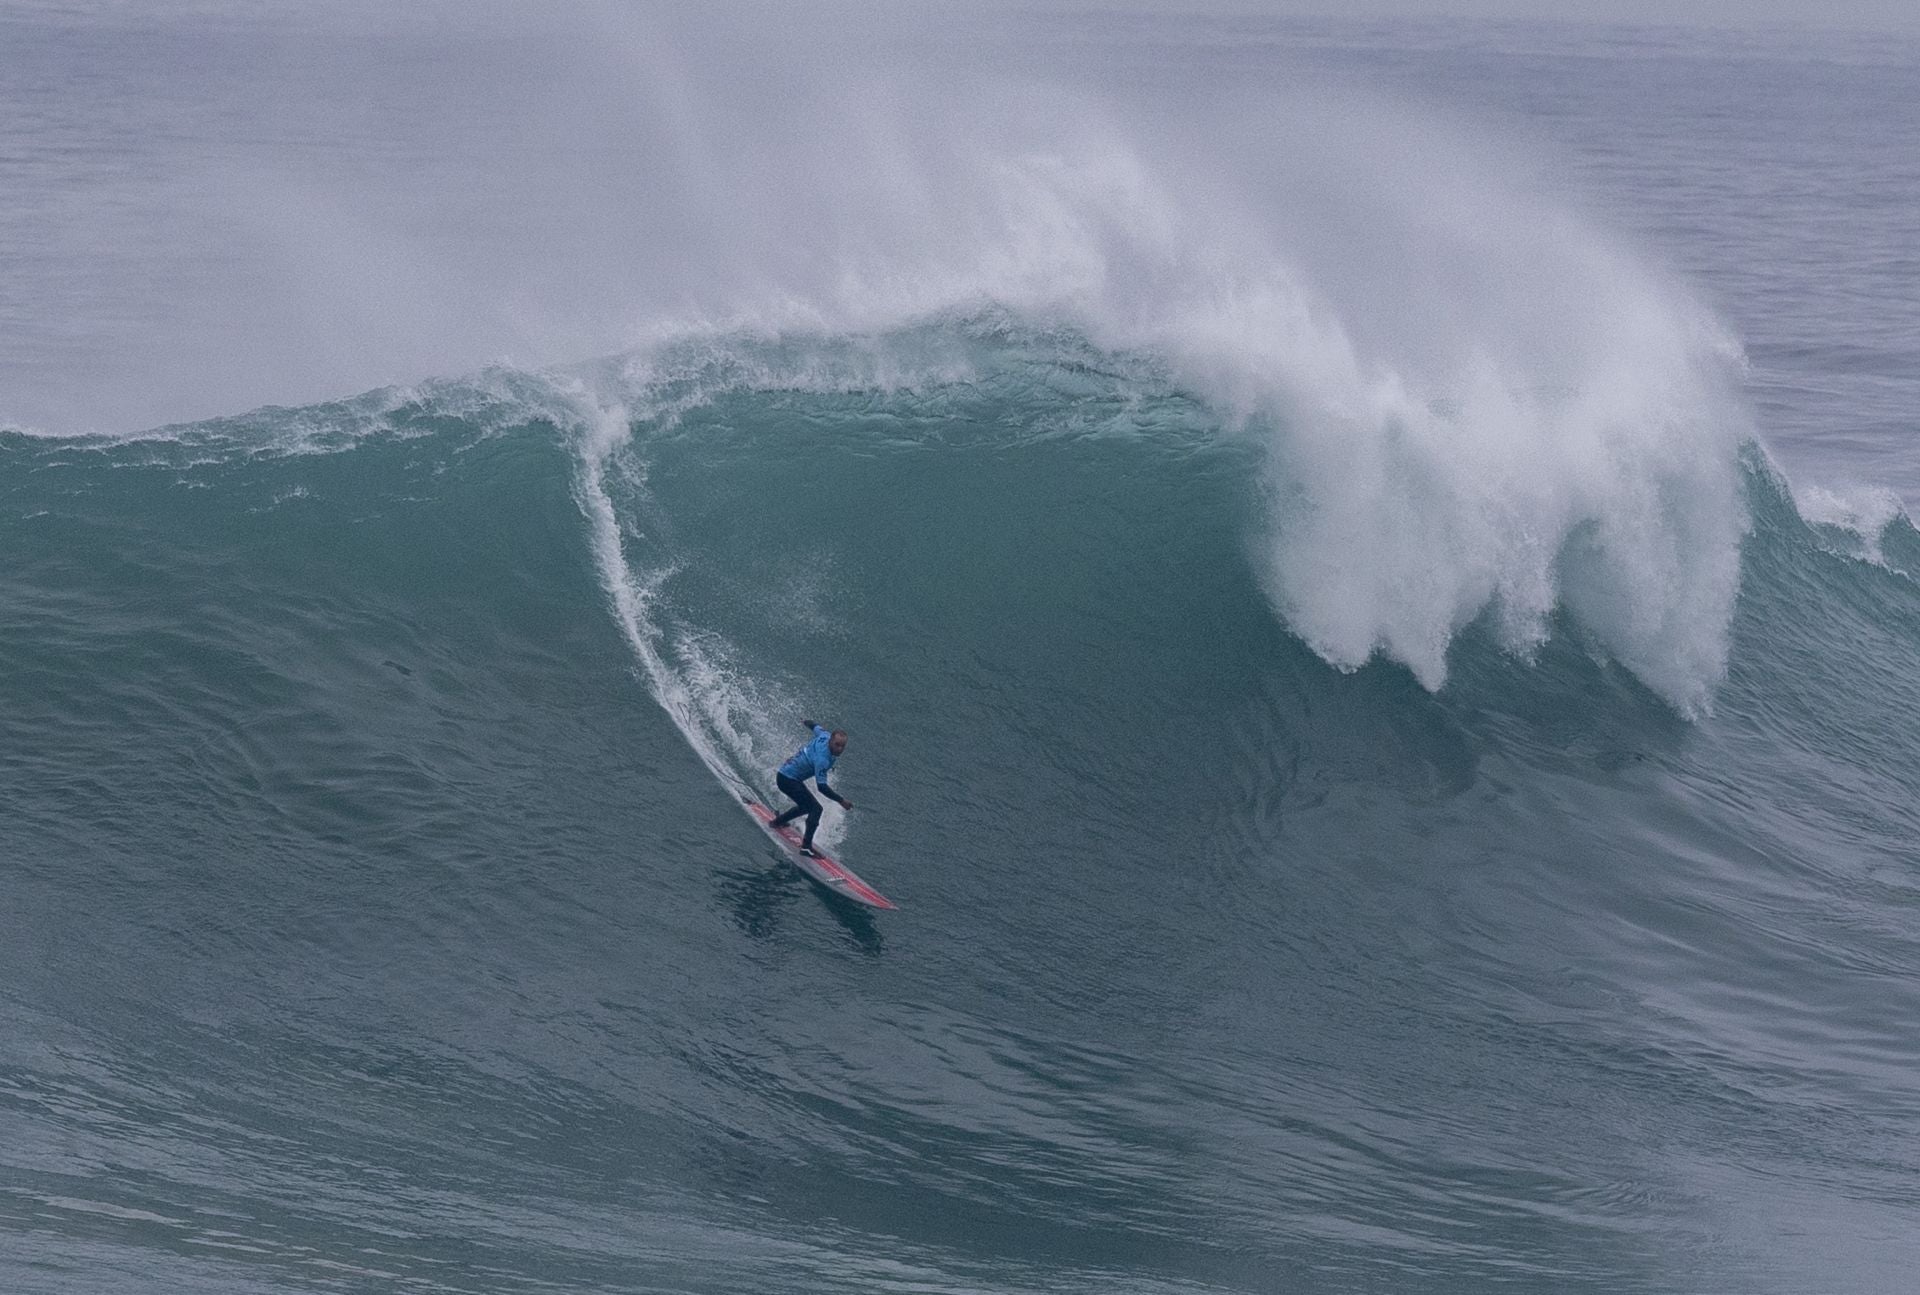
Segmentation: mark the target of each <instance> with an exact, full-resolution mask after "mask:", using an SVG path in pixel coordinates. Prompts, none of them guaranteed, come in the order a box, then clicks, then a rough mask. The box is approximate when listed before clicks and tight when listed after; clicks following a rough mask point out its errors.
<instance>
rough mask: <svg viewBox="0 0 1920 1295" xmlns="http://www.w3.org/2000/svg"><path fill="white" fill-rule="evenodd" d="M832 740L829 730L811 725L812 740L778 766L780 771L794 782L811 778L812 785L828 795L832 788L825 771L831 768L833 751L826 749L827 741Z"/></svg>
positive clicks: (831, 792) (830, 793)
mask: <svg viewBox="0 0 1920 1295" xmlns="http://www.w3.org/2000/svg"><path fill="white" fill-rule="evenodd" d="M832 740H833V734H832V732H831V731H829V730H827V729H824V728H821V727H820V726H819V725H818V724H815V725H814V726H813V741H811V742H809V743H807V744H806V745H805V746H803V747H801V748H800V749H799V750H798V751H795V752H794V753H793V758H792V759H791V760H788V761H787V762H786V763H785V764H783V765H781V766H780V772H781V773H783V774H785V775H786V776H787V777H789V778H791V779H793V780H794V781H795V782H805V781H806V780H807V779H809V778H811V779H813V782H814V785H815V786H816V787H818V788H820V790H821V791H824V792H826V793H827V794H828V795H832V794H833V788H831V787H829V786H827V771H828V770H829V769H831V768H833V752H831V751H829V750H828V749H827V743H829V742H831V741H832Z"/></svg>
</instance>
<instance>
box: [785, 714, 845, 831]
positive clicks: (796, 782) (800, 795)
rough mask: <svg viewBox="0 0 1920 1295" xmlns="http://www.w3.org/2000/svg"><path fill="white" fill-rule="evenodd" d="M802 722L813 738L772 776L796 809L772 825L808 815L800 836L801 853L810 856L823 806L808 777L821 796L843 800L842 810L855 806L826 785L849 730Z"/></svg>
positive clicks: (842, 749) (843, 748)
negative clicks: (829, 772)
mask: <svg viewBox="0 0 1920 1295" xmlns="http://www.w3.org/2000/svg"><path fill="white" fill-rule="evenodd" d="M800 722H801V723H802V724H805V725H806V726H807V727H808V728H810V729H812V730H813V740H812V741H810V742H808V743H807V744H806V745H805V746H803V747H801V748H800V749H799V750H798V751H795V752H794V753H793V758H792V759H790V760H788V761H787V762H786V763H785V764H783V765H781V766H780V769H779V772H777V773H775V774H774V775H773V781H774V783H775V785H776V786H778V787H779V788H780V791H781V793H782V794H784V795H785V796H786V797H787V798H788V799H789V800H791V801H792V802H793V808H792V809H790V810H788V811H787V812H786V813H784V814H782V815H780V816H779V817H778V818H776V819H774V820H773V823H772V826H773V827H774V828H776V829H777V828H782V827H785V826H786V825H787V824H788V823H791V822H792V821H793V820H794V819H796V818H798V817H800V815H802V814H805V815H806V816H807V831H806V834H805V835H804V836H803V837H802V838H801V839H800V853H802V854H807V855H811V854H812V853H813V833H814V830H815V829H816V828H818V827H819V826H820V814H821V805H820V802H819V801H818V800H816V799H814V795H813V793H812V792H810V791H808V790H807V779H809V778H811V779H813V785H814V786H816V787H818V788H819V789H820V794H821V795H822V796H825V797H827V798H828V799H829V800H835V801H838V802H840V808H841V809H852V808H853V802H852V801H850V800H848V799H847V798H846V797H845V796H842V795H841V794H840V793H839V792H837V791H835V790H834V789H833V788H831V787H829V786H827V773H828V771H829V770H831V769H832V768H833V765H834V761H836V760H838V759H839V758H840V753H841V752H842V751H845V750H846V749H847V735H846V732H845V731H844V730H842V729H837V728H836V729H834V730H832V731H831V732H829V731H828V730H826V729H824V728H821V727H820V726H819V725H818V724H816V723H814V722H813V721H812V720H810V719H803V720H801V721H800Z"/></svg>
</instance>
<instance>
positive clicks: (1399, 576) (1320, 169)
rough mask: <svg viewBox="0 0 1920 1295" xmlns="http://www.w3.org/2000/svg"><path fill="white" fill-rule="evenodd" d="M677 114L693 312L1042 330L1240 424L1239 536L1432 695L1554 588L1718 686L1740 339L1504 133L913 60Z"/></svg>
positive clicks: (1735, 543)
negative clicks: (1257, 501)
mask: <svg viewBox="0 0 1920 1295" xmlns="http://www.w3.org/2000/svg"><path fill="white" fill-rule="evenodd" d="M848 100H851V101H854V102H858V103H859V104H860V105H862V107H863V109H864V111H863V113H862V114H860V115H857V116H849V115H848V114H847V113H846V112H845V111H844V104H845V102H846V101H848ZM683 115H686V113H685V110H684V106H683ZM692 115H693V116H694V117H696V118H697V119H698V120H699V121H700V122H701V130H700V131H699V135H698V146H699V149H700V150H701V156H702V157H704V159H705V161H706V163H707V164H708V166H709V168H710V169H709V170H708V171H706V172H705V173H703V179H704V180H705V182H706V184H707V186H708V187H707V194H708V197H709V199H710V200H716V201H717V200H718V199H719V198H724V202H723V203H722V204H721V205H723V206H724V207H725V208H726V210H727V212H728V214H727V216H726V217H725V220H726V221H727V222H729V223H728V226H727V227H728V228H729V229H730V230H731V235H732V242H733V245H734V246H735V247H737V248H739V249H740V250H741V253H742V257H743V258H744V261H745V263H746V264H747V265H748V266H749V267H750V269H749V270H748V271H746V272H745V277H746V278H748V279H750V280H751V281H752V284H753V288H752V290H751V291H750V292H747V293H745V294H743V295H742V296H740V297H738V298H736V299H735V300H734V303H733V304H732V305H731V306H730V307H729V308H728V309H726V310H721V311H716V312H714V314H715V315H716V316H719V317H724V318H726V319H728V320H729V322H730V323H732V324H741V323H744V324H746V325H747V326H748V327H749V328H757V329H759V330H761V331H767V332H775V333H781V332H789V333H790V332H792V331H794V330H796V329H797V330H800V331H803V332H812V333H822V334H827V335H830V336H841V335H847V334H868V335H871V334H880V335H888V334H897V332H898V330H900V329H901V328H902V327H903V326H905V325H908V324H911V323H913V322H915V321H924V320H926V319H928V318H935V317H940V316H948V315H953V314H956V313H958V314H962V315H965V314H968V313H977V312H978V311H979V310H980V309H982V308H983V307H990V308H996V309H1003V310H1006V311H1008V312H1010V313H1011V314H1012V315H1013V316H1015V317H1016V318H1018V319H1020V320H1021V321H1022V322H1023V324H1024V325H1025V326H1027V327H1033V328H1040V329H1045V328H1048V327H1054V326H1064V327H1065V328H1067V329H1069V330H1070V331H1072V332H1075V333H1077V334H1079V335H1082V336H1084V337H1085V338H1087V339H1088V340H1089V341H1091V342H1092V343H1093V344H1094V345H1095V346H1097V347H1099V348H1101V349H1103V350H1106V351H1109V352H1112V353H1115V354H1120V355H1130V356H1134V357H1139V358H1144V359H1145V360H1146V361H1147V362H1148V363H1149V364H1150V365H1152V366H1154V367H1156V368H1157V369H1158V370H1159V371H1160V372H1161V373H1162V374H1164V375H1165V376H1167V377H1170V378H1171V379H1172V381H1174V382H1175V383H1177V384H1178V385H1179V386H1181V387H1182V388H1183V389H1185V390H1187V391H1188V392H1190V393H1191V394H1192V395H1194V397H1195V398H1197V399H1199V400H1201V401H1202V402H1204V403H1206V404H1208V405H1209V406H1211V407H1212V408H1213V409H1215V410H1216V411H1217V412H1218V413H1220V414H1221V415H1222V416H1223V419H1224V421H1225V422H1227V423H1228V424H1229V425H1230V427H1231V428H1232V429H1233V430H1234V432H1236V433H1237V434H1239V435H1243V436H1249V437H1254V438H1258V440H1259V441H1260V442H1262V443H1263V446H1264V458H1265V462H1266V472H1267V477H1268V487H1269V497H1270V500H1271V509H1270V513H1269V517H1268V520H1267V523H1266V527H1265V530H1264V533H1263V534H1261V535H1258V536H1256V537H1254V548H1255V551H1256V555H1257V556H1256V560H1257V562H1258V563H1259V565H1260V566H1261V568H1262V570H1263V572H1264V573H1265V576H1266V584H1267V587H1268V589H1269V591H1270V596H1271V599H1272V601H1273V604H1274V606H1275V608H1276V610H1277V612H1278V613H1279V614H1280V615H1281V616H1282V617H1283V618H1284V620H1285V621H1286V623H1287V624H1288V625H1289V626H1290V627H1291V628H1292V629H1293V630H1294V631H1295V632H1296V633H1298V634H1299V635H1300V636H1301V637H1302V638H1303V639H1305V640H1306V641H1307V642H1308V643H1310V644H1311V645H1312V646H1313V647H1314V649H1315V650H1316V651H1317V652H1318V653H1319V654H1320V655H1321V656H1323V657H1324V658H1325V659H1326V660H1327V661H1329V662H1330V663H1332V664H1333V665H1335V666H1338V667H1340V668H1343V669H1353V668H1357V667H1359V666H1361V665H1362V664H1364V663H1365V662H1367V661H1368V660H1370V659H1371V658H1373V657H1374V656H1375V655H1382V656H1385V657H1388V658H1391V659H1393V660H1396V661H1399V662H1401V663H1403V664H1404V665H1406V666H1407V667H1408V668H1409V669H1411V670H1412V671H1413V673H1414V674H1415V675H1416V676H1417V677H1418V678H1419V680H1420V681H1421V682H1422V683H1423V684H1424V685H1425V686H1427V687H1428V688H1438V687H1440V686H1441V685H1442V684H1443V683H1444V682H1445V679H1446V675H1447V654H1448V651H1449V648H1450V645H1451V644H1452V642H1453V641H1454V639H1455V638H1456V636H1457V635H1459V634H1460V633H1461V632H1462V631H1464V630H1466V629H1467V628H1468V627H1469V626H1473V625H1476V624H1478V625H1482V626H1485V627H1486V628H1487V629H1488V630H1489V631H1490V632H1491V633H1492V634H1493V635H1494V636H1495V637H1496V638H1497V639H1498V641H1499V642H1500V643H1502V644H1503V645H1504V646H1505V647H1507V648H1508V649H1510V650H1512V651H1514V652H1516V653H1518V654H1521V655H1523V656H1525V655H1530V654H1531V653H1532V652H1533V650H1534V649H1535V648H1537V647H1538V645H1539V644H1540V643H1541V642H1543V641H1544V639H1545V638H1546V636H1547V634H1548V632H1549V626H1550V624H1551V621H1552V617H1553V615H1554V613H1555V612H1556V610H1559V609H1565V610H1566V611H1568V612H1570V613H1571V614H1572V615H1573V616H1574V617H1575V618H1576V619H1577V620H1578V621H1579V622H1580V623H1582V624H1583V625H1584V627H1585V629H1586V630H1587V632H1588V633H1589V634H1590V636H1591V642H1592V644H1594V645H1595V646H1596V647H1597V648H1598V649H1599V650H1601V651H1603V652H1604V653H1605V654H1607V655H1610V656H1612V657H1613V658H1615V659H1617V660H1618V661H1620V662H1621V663H1623V664H1625V665H1626V666H1627V667H1628V668H1630V669H1631V670H1632V671H1633V672H1634V673H1635V674H1636V675H1637V676H1638V677H1639V678H1640V679H1641V680H1643V681H1644V682H1645V683H1646V684H1648V685H1649V686H1650V687H1652V688H1653V689H1655V690H1656V691H1658V692H1659V693H1660V694H1661V695H1662V696H1663V697H1665V698H1666V699H1667V700H1668V701H1669V702H1670V703H1671V704H1672V705H1674V706H1675V707H1676V708H1678V709H1679V710H1681V711H1682V712H1684V713H1695V712H1697V711H1699V710H1700V709H1702V708H1704V707H1705V706H1707V705H1708V704H1709V703H1710V700H1711V696H1712V691H1713V688H1714V686H1715V684H1716V682H1717V681H1718V680H1719V678H1720V677H1721V676H1722V674H1723V672H1724V668H1725V661H1726V654H1727V633H1728V625H1729V621H1730V618H1731V614H1732V608H1733V602H1734V597H1735V594H1736V592H1737V589H1738V584H1739V548H1740V541H1741V537H1742V535H1743V534H1744V532H1745V529H1746V526H1747V518H1746V510H1745V504H1744V501H1743V499H1742V497H1741V487H1740V480H1741V478H1740V467H1739V456H1740V447H1741V445H1742V444H1743V443H1744V442H1745V441H1747V440H1748V439H1750V437H1751V430H1750V426H1749V420H1748V417H1747V414H1746V411H1745V408H1744V406H1743V403H1742V402H1741V400H1740V399H1739V398H1738V396H1737V394H1736V393H1737V379H1738V376H1739V373H1740V367H1741V357H1740V353H1739V349H1738V347H1737V345H1736V344H1734V343H1733V342H1732V341H1731V340H1730V339H1729V337H1728V336H1727V334H1726V333H1725V331H1724V330H1723V329H1721V328H1720V327H1719V326H1718V325H1717V323H1716V322H1715V321H1714V320H1713V319H1712V317H1711V315H1710V313H1709V312H1708V311H1706V310H1705V309H1704V308H1703V307H1701V306H1700V305H1699V304H1698V303H1697V302H1695V301H1694V300H1693V299H1692V297H1691V295H1690V294H1689V292H1688V291H1687V290H1686V289H1685V288H1684V287H1683V286H1682V285H1680V284H1677V283H1675V282H1674V281H1672V280H1671V279H1670V278H1669V277H1668V276H1665V275H1663V274H1662V273H1661V272H1660V271H1659V270H1657V269H1656V268H1655V267H1653V266H1652V265H1650V264H1649V263H1647V261H1646V260H1645V259H1644V258H1642V257H1639V256H1636V255H1635V254H1634V253H1633V252H1632V251H1631V250H1630V249H1628V248H1627V247H1625V246H1623V245H1622V244H1620V243H1618V242H1617V241H1615V240H1612V239H1610V238H1609V237H1608V236H1606V235H1605V234H1604V233H1603V232H1601V231H1600V230H1599V229H1598V228H1597V227H1596V226H1594V225H1593V224H1592V223H1590V222H1588V221H1586V220H1584V219H1583V218H1581V217H1580V216H1579V215H1578V214H1577V213H1576V212H1575V211H1574V210H1573V209H1572V207H1571V206H1570V204H1569V203H1567V202H1566V201H1563V200H1561V199H1559V198H1556V197H1554V196H1553V195H1552V194H1551V192H1550V186H1548V185H1547V184H1546V183H1545V181H1544V180H1542V179H1541V178H1540V177H1539V176H1538V175H1536V174H1533V173H1531V172H1529V170H1528V169H1527V167H1526V166H1525V165H1523V164H1522V163H1521V162H1519V161H1517V160H1515V159H1514V158H1513V157H1511V156H1508V155H1506V154H1505V153H1502V152H1501V151H1499V150H1497V149H1496V148H1494V147H1492V146H1490V145H1487V144H1485V143H1480V142H1472V141H1469V140H1468V139H1467V137H1466V135H1465V134H1464V132H1459V131H1449V130H1448V129H1446V128H1443V127H1441V126H1439V125H1436V124H1434V123H1433V122H1432V121H1431V120H1421V119H1419V118H1417V117H1416V116H1415V114H1414V112H1413V111H1412V110H1411V109H1407V108H1404V107H1396V106H1393V105H1389V104H1385V103H1382V102H1376V101H1372V100H1365V99H1361V98H1358V97H1356V96H1353V95H1352V94H1349V93H1345V92H1338V93H1336V92H1334V91H1332V90H1330V89H1328V88H1326V87H1316V88H1312V89H1310V90H1305V91H1296V92H1286V93H1280V92H1275V91H1272V90H1270V89H1264V88H1263V89H1260V90H1257V91H1251V92H1246V93H1237V94H1235V93H1221V94H1218V95H1214V96H1210V97H1204V98H1203V97H1197V96H1193V95H1191V94H1187V95H1183V96H1181V97H1179V98H1178V100H1177V101H1176V100H1175V99H1174V98H1173V97H1172V96H1163V95H1160V94H1158V93H1156V92H1153V91H1150V90H1143V89H1139V88H1136V87H1115V86H1108V87H1099V88H1076V89H1064V88H1062V87H1061V86H1060V85H1058V84H1049V85H1045V86H1040V85H1035V84H1031V83H1029V84H1023V85H1016V84H1010V83H1006V82H998V83H993V84H981V83H977V82H967V81H965V80H964V79H963V78H960V77H957V76H952V75H936V74H931V73H930V74H928V75H927V76H925V77H923V78H921V79H920V80H919V81H917V82H915V83H914V85H913V88H912V90H911V91H909V90H907V89H905V88H903V86H902V84H900V83H897V82H881V81H876V80H873V79H871V78H869V79H868V80H867V81H866V83H864V84H863V85H862V86H861V88H860V89H859V92H858V93H851V94H842V95H841V96H838V97H825V96H821V95H817V94H816V95H814V96H812V97H811V98H810V97H809V96H808V95H806V94H804V93H801V94H797V95H796V96H795V97H794V98H793V99H792V101H791V102H790V103H789V104H788V105H787V108H786V111H784V112H783V113H782V114H779V115H778V120H779V123H780V124H779V125H777V126H769V125H768V124H767V123H768V121H769V116H768V115H767V114H762V113H758V112H749V113H747V114H746V116H745V117H741V116H740V115H739V110H738V109H735V110H734V112H733V115H732V116H730V115H729V113H728V111H726V110H722V109H718V108H716V109H715V111H714V112H712V113H711V114H708V113H705V112H700V113H694V114H692ZM729 121H735V122H738V121H750V122H751V123H752V125H751V128H750V129H748V128H746V127H743V126H741V127H736V128H735V129H737V130H744V131H746V133H745V134H738V135H736V134H730V133H729V129H730V128H729V125H728V123H729ZM770 136H771V137H772V138H770ZM693 147H694V144H693V143H692V142H691V141H690V142H689V145H688V148H689V150H691V149H692V148H693ZM788 153H791V154H793V155H794V156H795V157H798V158H801V159H807V161H805V162H804V163H795V162H792V161H791V160H789V161H788V162H787V163H785V164H783V165H779V166H773V167H761V166H759V165H758V163H759V162H764V161H765V160H766V159H767V158H769V157H771V156H776V155H778V156H785V155H786V154H788ZM716 176H726V177H728V180H727V183H725V184H722V185H719V186H718V188H716V187H715V184H716ZM753 213H758V216H755V215H754V214H753ZM776 213H777V221H776V219H775V214H776ZM756 220H758V221H764V222H768V223H769V225H771V224H773V223H777V225H778V228H779V231H780V237H778V238H776V237H774V236H773V233H772V229H771V228H770V227H768V228H762V227H759V226H757V225H756V224H755V223H754V222H755V221H756ZM735 270H736V272H739V267H738V266H736V267H735ZM902 380H903V381H911V375H907V376H906V377H904V378H903V379H902Z"/></svg>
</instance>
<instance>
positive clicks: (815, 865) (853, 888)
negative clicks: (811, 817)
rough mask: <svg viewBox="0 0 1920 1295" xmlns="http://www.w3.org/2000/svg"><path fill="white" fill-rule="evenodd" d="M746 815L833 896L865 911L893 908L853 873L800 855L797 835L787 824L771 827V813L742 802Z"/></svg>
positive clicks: (821, 859)
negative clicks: (861, 906)
mask: <svg viewBox="0 0 1920 1295" xmlns="http://www.w3.org/2000/svg"><path fill="white" fill-rule="evenodd" d="M746 806H747V812H748V813H750V814H752V815H753V816H754V817H755V818H756V819H758V820H759V821H760V826H761V827H763V828H765V829H766V830H767V835H768V836H771V837H772V838H773V839H774V840H776V841H778V842H780V844H781V845H783V846H785V847H786V852H787V857H788V858H789V859H791V860H792V861H793V864H794V866H795V867H797V868H799V869H800V871H802V872H804V873H806V874H807V875H808V876H809V877H812V878H813V879H814V880H815V881H817V882H819V883H820V884H821V885H823V886H825V887H826V888H827V889H828V890H831V891H832V892H833V893H834V894H836V895H845V896H846V897H847V898H848V899H851V900H853V901H854V902H855V903H856V904H865V905H866V906H867V907H868V908H893V907H895V905H894V902H893V901H892V900H891V899H888V898H887V897H886V896H885V895H883V894H881V893H880V892H879V891H877V890H875V889H874V888H873V887H872V886H869V885H868V884H867V883H866V882H864V881H862V880H860V878H858V877H856V876H854V874H853V869H851V868H849V867H847V866H846V865H845V864H843V863H840V862H839V861H838V860H835V859H829V858H828V857H827V856H826V855H824V854H820V853H818V852H816V853H814V854H812V855H805V854H802V853H800V839H801V838H800V833H799V832H798V831H796V830H795V829H794V828H793V826H792V825H791V824H789V825H788V826H786V827H775V826H774V825H773V819H774V813H773V811H772V810H770V809H768V808H767V807H766V806H765V805H762V804H761V803H760V802H759V801H757V800H749V801H747V802H746Z"/></svg>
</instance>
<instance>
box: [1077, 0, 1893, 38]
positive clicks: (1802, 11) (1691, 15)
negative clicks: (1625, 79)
mask: <svg viewBox="0 0 1920 1295" xmlns="http://www.w3.org/2000/svg"><path fill="white" fill-rule="evenodd" d="M1062 3H1064V4H1067V5H1072V6H1076V7H1079V6H1084V7H1086V8H1095V9H1098V8H1124V9H1142V10H1151V11H1154V12H1160V13H1167V12H1178V11H1180V10H1183V9H1190V10H1193V11H1195V12H1211V13H1226V12H1232V13H1249V14H1252V13H1270V14H1327V15H1345V16H1349V17H1356V18H1358V17H1406V18H1446V17H1449V16H1459V17H1471V18H1539V19H1573V20H1577V21H1582V22H1607V21H1625V22H1636V23H1671V24H1678V25H1711V26H1729V25H1731V26H1740V25H1749V24H1754V23H1766V24H1807V25H1811V26H1820V27H1828V26H1859V27H1893V28H1903V29H1906V30H1910V31H1920V2H1916V0H1062Z"/></svg>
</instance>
